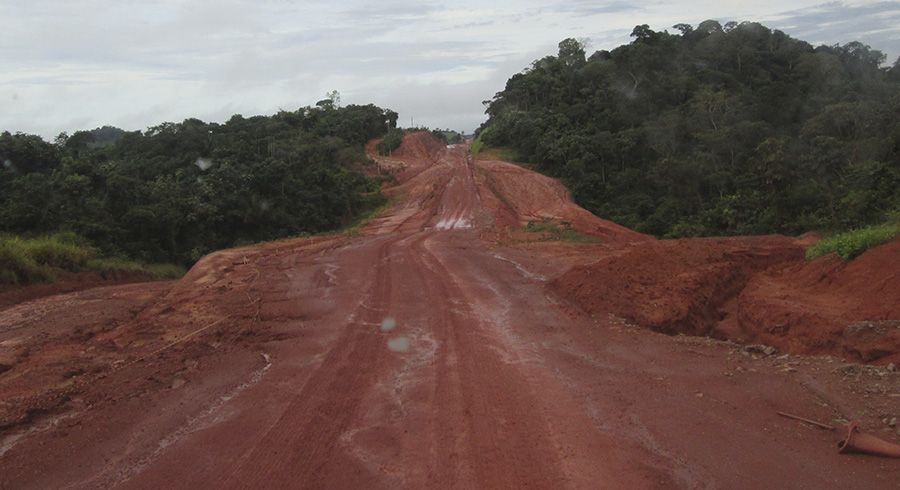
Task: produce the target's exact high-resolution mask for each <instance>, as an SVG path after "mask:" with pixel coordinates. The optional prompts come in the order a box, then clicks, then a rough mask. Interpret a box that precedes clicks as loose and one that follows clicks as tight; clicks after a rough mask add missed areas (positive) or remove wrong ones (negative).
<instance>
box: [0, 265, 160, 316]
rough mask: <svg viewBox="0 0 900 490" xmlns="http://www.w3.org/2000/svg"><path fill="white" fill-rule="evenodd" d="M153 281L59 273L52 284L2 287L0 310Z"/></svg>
mask: <svg viewBox="0 0 900 490" xmlns="http://www.w3.org/2000/svg"><path fill="white" fill-rule="evenodd" d="M149 280H151V278H150V277H148V276H147V275H146V274H136V273H130V272H129V273H123V272H117V273H105V274H101V273H99V272H59V273H57V278H56V280H55V281H53V282H51V283H38V284H30V285H28V286H24V287H23V286H11V285H0V310H2V309H4V308H8V307H10V306H13V305H16V304H19V303H24V302H26V301H31V300H34V299H38V298H43V297H45V296H54V295H57V294H65V293H71V292H74V291H82V290H85V289H91V288H96V287H100V286H114V285H117V284H130V283H135V282H146V281H149Z"/></svg>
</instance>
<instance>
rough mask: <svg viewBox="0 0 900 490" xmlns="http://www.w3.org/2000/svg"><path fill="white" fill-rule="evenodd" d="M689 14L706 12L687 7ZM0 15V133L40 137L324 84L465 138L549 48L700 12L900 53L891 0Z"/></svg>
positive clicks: (292, 103)
mask: <svg viewBox="0 0 900 490" xmlns="http://www.w3.org/2000/svg"><path fill="white" fill-rule="evenodd" d="M468 7H471V8H468ZM694 11H703V12H707V14H706V15H693V14H688V15H685V14H684V12H694ZM0 12H3V13H4V14H6V17H7V18H16V19H18V20H19V22H18V23H17V24H15V25H12V26H10V27H9V28H7V29H6V30H5V31H3V33H0V39H2V40H3V44H2V45H3V46H4V47H3V48H0V49H2V50H3V51H4V60H5V61H4V65H6V66H5V67H4V69H3V70H2V71H0V73H2V74H0V100H5V101H7V103H8V104H9V105H8V106H7V108H8V110H7V111H4V112H3V113H2V114H0V131H10V132H23V133H32V134H38V135H40V136H41V137H43V138H45V139H47V140H52V139H53V138H54V137H55V136H56V135H57V134H59V133H61V132H68V133H69V134H71V133H73V132H75V131H77V130H90V129H93V128H97V127H101V126H104V125H110V126H116V127H119V128H122V129H125V130H127V131H134V130H141V131H143V130H145V129H146V128H147V127H149V126H153V125H156V124H159V123H161V122H165V121H173V122H178V121H182V120H184V119H187V118H198V119H201V120H204V121H207V122H216V123H224V122H225V121H227V120H228V119H229V118H230V117H231V116H232V115H234V114H242V115H244V116H245V117H251V116H254V115H269V114H273V113H275V112H278V111H279V110H287V111H293V110H296V109H298V108H301V107H306V106H312V105H314V104H315V103H316V101H318V100H321V99H323V98H325V97H326V93H327V92H330V91H332V90H337V91H338V92H339V93H340V94H341V98H342V104H343V105H350V104H368V103H373V104H376V105H378V106H381V107H384V108H389V109H392V110H394V111H396V112H398V113H399V114H400V118H399V121H398V124H399V125H401V126H404V127H405V126H407V124H408V125H410V126H427V127H431V128H440V129H452V130H456V131H460V132H463V133H466V134H471V133H472V132H473V131H474V130H475V129H476V128H477V127H478V125H479V124H480V123H481V122H482V121H484V120H485V119H486V116H485V114H484V108H483V106H482V101H483V100H488V99H491V98H492V97H493V95H494V94H495V93H496V92H498V91H500V90H502V89H503V87H504V85H505V83H506V80H507V79H508V78H509V77H510V76H512V75H513V74H515V73H517V72H520V71H522V70H524V69H525V68H527V67H528V66H529V65H530V63H531V62H532V61H533V60H535V59H538V58H540V57H543V56H546V55H555V54H556V44H557V43H558V42H559V41H561V40H563V39H565V38H570V37H571V38H577V39H586V40H588V43H587V52H588V53H591V52H594V51H596V50H601V49H613V48H615V47H616V46H619V45H621V44H626V43H628V42H630V38H629V34H630V32H631V29H632V28H633V27H634V26H635V25H639V24H649V25H650V27H651V28H652V29H653V30H656V31H664V30H669V31H670V32H672V31H673V29H672V26H673V25H674V24H676V23H680V22H685V23H689V24H692V25H694V26H696V25H697V24H699V23H700V22H702V21H703V20H706V19H715V20H718V21H720V22H721V23H725V22H727V21H729V20H735V21H739V22H740V21H751V22H760V23H762V24H764V25H766V26H767V27H769V28H771V29H779V30H782V31H784V32H785V33H787V34H788V35H790V36H791V37H794V38H797V39H801V40H804V41H807V42H809V43H810V44H812V45H814V46H818V45H820V44H826V45H834V44H845V43H847V42H850V41H854V40H858V41H860V42H863V43H865V44H867V45H870V46H871V47H872V48H873V49H877V50H879V51H882V52H883V53H885V54H886V56H887V61H886V62H887V63H888V64H890V63H893V61H894V60H895V59H897V56H898V54H900V2H897V1H888V2H828V3H823V2H821V1H818V2H804V3H803V4H800V5H795V6H793V7H791V8H784V7H781V6H780V4H779V3H776V2H772V1H766V2H761V3H758V4H755V5H753V6H747V5H743V4H741V3H738V2H734V1H726V2H706V1H701V2H696V1H694V2H689V1H681V2H677V3H675V4H661V3H659V4H652V5H648V6H641V5H638V4H636V3H631V2H622V1H613V2H604V3H601V4H597V3H593V2H584V1H574V2H572V1H570V2H554V3H552V4H549V5H547V4H546V3H545V2H535V1H526V2H505V3H502V4H501V5H499V6H496V7H487V8H484V7H481V6H480V5H478V4H474V3H471V4H470V3H466V2H463V3H459V2H457V3H454V8H452V9H448V8H444V7H441V6H434V5H422V4H414V3H412V2H405V1H394V2H390V3H388V4H386V5H382V6H379V7H378V8H377V9H375V8H372V7H368V6H366V5H365V4H363V3H362V2H351V3H350V4H348V6H342V7H341V8H334V7H333V6H332V5H330V4H324V3H321V2H316V3H313V4H303V5H291V4H280V3H279V4H266V5H263V6H254V5H253V4H250V3H249V2H245V1H243V0H233V1H230V2H227V3H226V4H221V3H220V2H209V1H203V2H190V3H185V2H169V1H158V2H154V3H151V4H132V5H115V6H112V7H107V6H105V5H104V4H102V3H100V2H97V1H93V0H91V1H82V2H44V3H42V4H41V5H40V6H32V5H29V6H23V5H19V4H16V3H13V2H10V1H3V2H0ZM303 19H316V21H317V22H316V23H315V24H314V25H311V26H310V25H303ZM298 25H300V26H301V27H297V26H298ZM348 34H349V36H348Z"/></svg>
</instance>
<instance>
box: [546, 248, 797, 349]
mask: <svg viewBox="0 0 900 490" xmlns="http://www.w3.org/2000/svg"><path fill="white" fill-rule="evenodd" d="M802 257H803V248H802V247H800V246H798V245H797V244H795V243H794V241H793V240H791V239H789V238H786V237H779V236H770V237H741V238H722V239H689V240H667V241H656V242H646V243H641V244H640V245H638V246H632V247H629V248H626V249H624V250H621V251H617V252H616V253H612V254H609V255H607V256H606V257H603V258H601V259H600V260H598V261H596V262H594V263H592V264H588V265H582V266H577V267H573V268H572V269H571V270H569V271H568V272H566V273H565V274H563V275H562V276H561V277H560V278H558V279H557V280H555V281H553V283H552V287H554V288H555V289H556V290H557V291H559V292H560V293H561V294H563V295H566V296H569V297H570V298H572V299H573V300H574V301H575V302H576V303H578V304H579V305H580V306H581V307H582V308H584V309H585V310H586V311H588V312H590V313H594V314H597V313H603V314H606V313H613V314H616V315H618V316H621V317H623V318H625V319H627V320H629V321H632V322H634V323H637V324H639V325H644V326H647V327H650V328H652V329H654V330H657V331H660V332H665V333H685V334H690V335H708V334H710V333H711V332H712V331H713V328H714V327H715V326H716V324H717V323H718V322H719V320H721V319H722V317H723V316H724V315H723V314H722V313H721V312H720V308H721V307H722V306H723V305H724V304H725V303H726V302H727V301H728V300H729V299H731V298H734V297H735V296H737V295H738V294H739V293H740V292H741V290H742V289H743V288H744V286H745V285H746V284H747V281H748V280H749V279H750V277H751V276H752V275H753V274H754V273H757V272H760V271H763V270H766V269H768V268H770V267H773V266H778V265H783V264H785V263H786V262H790V261H797V260H801V259H802Z"/></svg>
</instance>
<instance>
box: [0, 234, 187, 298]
mask: <svg viewBox="0 0 900 490" xmlns="http://www.w3.org/2000/svg"><path fill="white" fill-rule="evenodd" d="M85 270H91V271H96V272H100V273H101V274H103V275H104V276H106V274H107V273H112V274H115V273H136V274H143V275H146V276H147V277H149V278H152V279H172V278H177V277H181V276H183V275H184V273H185V270H184V268H183V267H180V266H177V265H172V264H142V263H139V262H133V261H130V260H124V259H118V258H98V257H97V249H95V248H94V247H92V246H91V245H90V244H89V243H88V242H87V241H86V240H85V239H84V238H81V237H80V236H78V235H76V234H74V233H57V234H54V235H49V236H40V237H35V238H22V237H18V236H14V235H0V284H21V285H25V284H30V283H34V282H48V281H53V280H54V279H55V274H54V272H58V271H68V272H79V271H85Z"/></svg>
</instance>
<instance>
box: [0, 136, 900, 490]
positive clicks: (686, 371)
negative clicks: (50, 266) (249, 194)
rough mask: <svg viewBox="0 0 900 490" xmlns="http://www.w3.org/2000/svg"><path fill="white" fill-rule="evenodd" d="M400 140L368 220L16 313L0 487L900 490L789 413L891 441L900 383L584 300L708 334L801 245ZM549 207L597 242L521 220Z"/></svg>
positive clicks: (7, 367)
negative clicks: (580, 199)
mask: <svg viewBox="0 0 900 490" xmlns="http://www.w3.org/2000/svg"><path fill="white" fill-rule="evenodd" d="M404 145H405V146H404V147H403V148H401V151H399V152H398V153H399V154H401V155H413V156H411V157H407V158H411V159H412V160H411V161H402V162H401V161H399V160H392V161H389V160H385V159H381V158H379V159H378V160H379V164H380V165H385V166H389V167H390V168H392V169H396V170H398V181H399V182H400V184H399V185H398V186H396V187H394V188H392V189H387V190H386V192H388V193H389V194H390V195H391V197H392V203H391V206H389V209H387V210H386V212H385V213H384V214H383V215H382V216H380V217H379V218H378V219H375V220H372V222H370V223H369V224H367V225H366V226H364V227H363V228H362V229H361V230H360V232H359V233H355V234H337V235H332V236H321V237H315V238H309V239H294V240H283V241H279V242H274V243H269V244H263V245H257V246H250V247H243V248H238V249H231V250H224V251H220V252H217V253H214V254H211V255H210V256H207V257H205V258H204V259H203V260H201V261H200V262H199V263H197V264H196V265H195V266H194V268H193V269H192V270H191V271H190V272H189V273H188V274H187V276H185V277H184V278H183V279H182V280H180V281H178V282H175V283H152V284H137V285H130V286H115V287H107V288H97V289H91V290H86V291H80V292H76V293H71V294H66V295H60V296H53V297H48V298H43V299H39V300H36V301H32V302H29V303H24V304H20V305H17V306H14V307H11V308H8V309H6V310H3V311H0V364H2V368H0V370H2V372H0V487H2V488H62V487H66V488H108V487H127V488H198V487H204V488H210V487H211V488H238V487H239V488H247V487H251V488H261V487H266V488H288V487H290V488H554V489H555V488H672V487H681V488H698V487H713V488H716V487H719V488H759V487H772V488H784V487H795V488H890V487H892V486H896V482H897V481H898V480H900V466H898V465H896V464H892V463H893V462H892V461H887V462H886V461H884V460H879V459H876V458H871V457H865V456H843V455H839V454H838V453H837V451H836V450H835V449H834V447H833V444H832V442H831V434H829V433H827V432H824V431H821V430H817V429H811V428H808V427H806V426H804V425H802V424H799V423H796V422H794V421H789V420H786V419H783V418H780V417H778V416H777V415H775V413H774V412H775V410H785V411H789V412H794V413H799V414H802V415H806V416H809V417H812V418H818V419H821V420H823V421H825V422H832V421H834V419H838V418H849V417H853V418H859V419H861V421H862V426H863V428H865V429H866V430H869V431H874V432H876V433H877V434H878V435H879V436H881V437H883V438H885V439H890V440H896V439H897V435H896V434H895V433H894V429H893V428H890V427H888V426H887V425H886V424H884V423H883V422H882V420H883V419H885V418H888V419H889V418H890V417H891V416H896V415H900V407H898V401H897V399H896V397H895V396H894V395H895V394H896V393H898V392H900V374H897V373H892V372H889V371H887V370H886V369H878V368H873V367H869V366H856V365H842V363H841V362H838V361H835V360H834V359H831V358H805V357H791V356H786V357H781V356H780V357H774V356H772V357H760V356H758V355H756V354H755V353H754V354H751V353H749V352H745V351H742V350H741V349H740V347H738V346H735V345H734V344H731V343H725V342H718V341H713V340H710V339H701V338H696V337H673V336H666V335H660V334H658V333H655V332H652V331H650V330H648V329H642V328H637V327H634V326H631V325H629V324H627V323H623V322H622V321H621V320H619V319H617V318H615V317H611V316H609V315H596V316H594V317H592V316H590V315H585V314H584V310H583V309H582V308H580V307H579V306H578V304H580V303H584V304H585V305H588V306H590V305H591V304H594V303H590V302H586V301H588V300H590V301H594V300H595V297H594V296H595V295H599V294H603V295H609V296H611V299H609V300H608V301H607V300H605V299H604V301H607V302H606V303H604V304H606V305H608V306H610V307H616V308H618V305H624V304H625V303H626V301H625V299H626V298H627V297H626V296H625V295H624V293H622V292H621V291H620V290H619V289H617V288H614V287H612V286H606V285H598V283H604V282H607V281H618V283H619V284H621V285H623V287H624V286H625V285H629V288H630V289H631V290H632V291H634V292H633V296H632V298H633V299H632V302H633V303H644V302H649V301H659V302H662V303H661V304H663V308H662V309H663V311H666V312H669V313H668V314H669V316H671V317H679V318H682V319H684V321H686V322H687V324H689V325H690V326H691V328H694V329H697V330H702V322H703V319H704V318H707V317H708V313H703V312H704V311H708V310H709V305H710V304H714V303H718V302H720V301H723V298H724V299H727V298H728V297H729V296H732V289H737V286H736V285H739V284H741V283H742V282H745V281H747V283H748V284H750V285H752V284H753V281H754V277H757V276H758V275H759V273H757V276H753V275H752V274H753V272H754V271H762V270H764V269H766V268H767V267H777V266H778V264H780V263H782V262H783V261H788V263H790V261H791V260H794V261H796V260H797V259H796V257H797V254H799V253H800V246H799V245H797V244H795V243H794V242H793V241H791V240H790V239H786V238H781V237H760V238H746V239H730V240H698V241H687V240H686V241H678V242H658V241H654V240H651V239H648V237H644V236H642V235H640V234H637V233H634V232H632V231H630V230H626V229H623V228H621V227H618V226H617V225H614V224H612V223H609V222H607V221H604V220H601V219H599V218H596V217H591V216H590V215H588V214H586V211H584V210H582V209H580V208H578V207H577V206H576V205H575V204H573V203H572V202H571V201H570V200H568V196H567V195H566V194H565V193H564V191H563V192H560V189H561V188H560V187H559V186H558V184H557V183H555V182H554V181H552V180H550V179H546V178H545V177H542V176H539V175H537V174H534V173H531V172H528V171H526V170H516V169H513V168H511V167H509V166H508V165H506V164H500V163H497V162H471V161H470V160H468V159H467V156H466V148H465V147H463V146H452V147H447V148H439V145H438V144H436V143H435V142H434V141H429V136H428V135H425V134H419V135H409V136H407V138H406V140H405V142H404ZM395 156H396V154H395ZM543 217H549V218H552V219H554V220H565V221H569V222H571V223H572V226H573V227H575V228H576V229H578V230H581V231H582V232H584V233H591V234H594V235H595V236H598V237H600V238H601V239H602V242H601V243H589V244H580V243H566V242H548V241H543V242H530V241H528V242H523V241H521V240H519V239H517V238H516V236H515V235H514V234H513V233H510V230H509V229H508V228H510V227H511V228H513V229H520V227H521V226H522V224H523V223H524V222H527V221H528V220H531V219H535V218H543ZM616 257H620V258H621V260H623V261H624V263H630V264H633V265H634V266H635V267H637V269H636V272H632V271H630V270H628V269H625V268H619V267H618V266H616V265H615V260H617V259H615V258H616ZM598 261H599V262H598ZM644 261H647V262H644ZM685 264H687V265H685ZM890 264H891V262H888V263H887V264H886V265H887V266H890ZM572 267H574V269H573V272H572V273H571V275H569V274H567V273H566V271H567V270H568V269H569V268H572ZM592 268H593V269H592ZM885 268H888V267H885ZM847 269H849V266H848V267H847ZM591 270H595V271H597V272H598V273H597V274H596V275H592V274H591V275H589V274H588V273H587V272H588V271H591ZM654 271H655V274H656V275H655V276H653V275H652V274H651V273H652V272H654ZM629 274H630V275H629ZM619 275H621V276H624V277H616V276H619ZM645 275H646V276H645ZM670 275H671V276H672V277H668V276H670ZM560 276H561V277H560ZM745 276H748V277H749V279H744V277H745ZM576 277H580V278H581V279H582V280H581V281H580V282H579V281H575V280H574V279H575V278H576ZM772 277H773V278H776V279H777V278H778V277H779V276H776V275H773V276H772ZM554 278H558V280H556V281H555V282H553V281H552V279H554ZM628 278H632V279H633V282H630V281H628ZM707 280H708V281H711V282H713V283H714V284H715V285H717V286H714V287H707V286H705V285H704V284H703V281H707ZM551 282H552V287H550V286H551V284H550V283H551ZM566 284H571V287H572V289H571V290H572V291H576V292H580V293H579V294H578V295H572V296H568V294H567V293H566V291H567V290H566V289H564V288H563V287H564V286H565V285H566ZM653 284H660V285H663V286H654V285H653ZM591 288H594V289H591ZM597 288H603V289H602V290H601V289H597ZM665 288H669V289H671V290H672V291H673V292H674V296H673V298H675V299H668V298H667V297H666V296H665V295H663V294H662V291H664V289H665ZM745 289H747V290H748V291H749V290H750V286H747V288H745ZM554 291H562V292H563V294H558V293H556V292H554ZM589 291H595V292H594V293H591V294H589ZM691 291H695V292H696V293H698V294H699V295H701V296H703V297H704V298H706V299H705V300H693V299H691V298H690V295H691ZM722 291H726V294H723V293H722ZM657 292H659V294H657ZM736 294H737V292H736V291H735V292H734V295H736ZM579 298H581V299H579ZM656 298H658V299H656ZM736 301H737V297H735V298H732V301H731V302H729V301H726V303H728V304H730V303H734V302H736ZM685 305H693V306H690V307H686V306H685ZM692 308H693V309H695V310H696V311H694V312H693V313H692V311H693V310H692ZM732 309H733V308H732ZM629 311H633V314H634V317H635V318H636V319H638V320H640V319H641V318H646V319H649V320H652V321H654V322H657V324H659V325H667V323H666V322H664V321H663V320H662V319H661V318H663V317H657V316H654V314H653V312H652V310H649V309H645V308H644V307H643V306H634V307H632V309H631V310H629ZM598 312H599V310H598ZM704 315H707V316H704ZM669 324H672V325H674V323H671V322H670V323H669ZM659 328H662V327H659Z"/></svg>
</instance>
